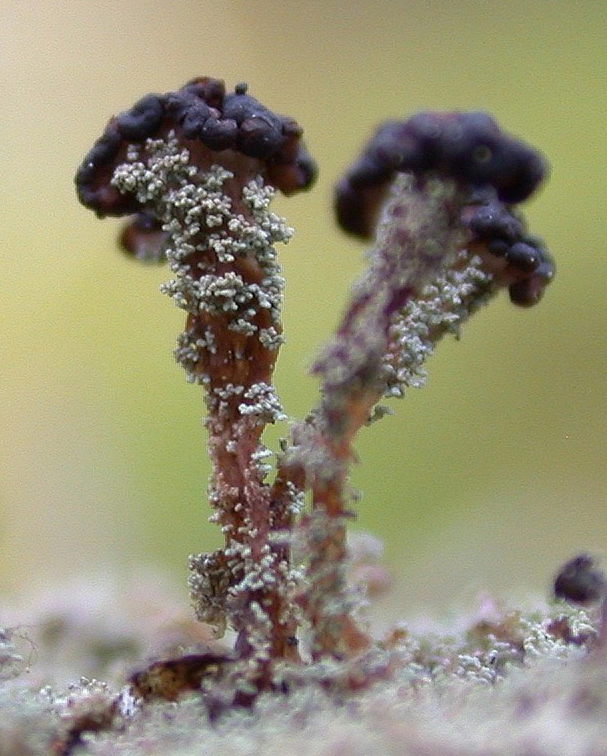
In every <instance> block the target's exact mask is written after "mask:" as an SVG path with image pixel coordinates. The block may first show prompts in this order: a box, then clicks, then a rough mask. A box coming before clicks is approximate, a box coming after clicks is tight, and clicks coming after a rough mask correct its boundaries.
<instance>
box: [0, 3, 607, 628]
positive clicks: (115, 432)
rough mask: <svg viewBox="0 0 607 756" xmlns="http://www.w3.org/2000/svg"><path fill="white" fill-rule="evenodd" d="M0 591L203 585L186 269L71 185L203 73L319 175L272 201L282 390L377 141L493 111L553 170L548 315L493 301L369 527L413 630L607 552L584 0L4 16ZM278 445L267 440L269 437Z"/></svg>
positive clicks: (591, 93) (340, 282)
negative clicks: (429, 112) (156, 263)
mask: <svg viewBox="0 0 607 756" xmlns="http://www.w3.org/2000/svg"><path fill="white" fill-rule="evenodd" d="M0 11H1V24H0V97H1V102H2V116H1V117H0V135H1V136H0V144H1V146H2V148H1V150H0V198H1V202H0V223H1V228H2V242H3V243H2V247H3V249H2V260H3V263H2V296H1V297H0V318H1V326H2V331H1V333H2V337H1V342H0V385H1V392H0V424H1V429H2V430H1V434H0V438H1V446H0V460H1V461H0V464H1V469H0V589H1V590H2V591H3V592H4V593H5V594H10V593H13V594H14V593H19V594H23V593H24V592H26V591H27V590H29V589H30V588H31V587H38V588H40V587H44V586H49V585H53V584H57V583H60V582H61V581H63V580H67V579H70V578H72V577H74V576H76V575H80V576H86V575H89V574H93V573H97V574H98V573H105V574H112V575H114V576H116V575H118V576H125V577H126V576H128V575H129V574H132V573H133V572H134V571H136V570H137V569H138V567H139V566H140V565H141V564H142V563H143V564H150V565H153V566H156V567H159V568H162V569H166V570H167V571H169V572H170V573H171V574H173V575H175V577H176V580H177V581H178V582H179V584H180V585H182V586H183V596H184V600H186V598H185V597H186V590H185V581H186V571H187V568H186V564H187V555H188V554H189V553H191V552H198V551H203V550H210V549H212V548H215V547H216V546H217V545H218V544H219V542H220V539H219V534H218V533H217V532H216V529H215V528H214V527H213V526H211V525H209V524H208V523H207V522H206V518H207V516H208V514H209V512H208V509H207V505H206V502H205V488H206V477H207V473H208V465H207V460H206V453H205V438H204V433H203V429H202V425H201V417H202V412H203V404H202V397H201V395H200V392H199V390H198V389H197V388H196V387H192V386H189V385H187V384H186V382H185V381H184V379H183V376H182V374H181V372H180V370H179V369H178V368H177V367H176V366H175V364H174V363H173V360H172V354H171V351H172V348H173V344H174V340H175V337H176V335H177V333H178V332H179V330H180V329H181V321H182V317H181V312H180V311H178V310H177V309H176V308H174V307H173V306H172V304H171V302H170V301H169V300H168V299H166V298H163V297H162V296H161V295H160V294H158V286H159V284H160V283H161V282H162V281H163V280H165V277H166V271H165V270H163V269H161V268H146V267H143V266H140V265H138V264H136V263H134V262H132V261H130V260H127V259H125V258H123V257H122V256H121V254H120V253H119V252H118V251H117V249H116V247H115V237H116V234H117V231H118V228H119V224H118V222H116V221H112V220H107V221H105V222H99V221H97V220H96V219H95V218H94V217H93V215H92V214H91V213H90V212H88V211H85V210H84V209H83V208H81V207H80V206H79V205H78V204H77V202H76V199H75V195H74V191H73V183H72V181H73V174H74V171H75V169H76V167H77V165H78V164H79V163H80V161H81V159H82V157H83V155H84V154H85V152H86V151H87V150H88V149H89V147H90V145H91V144H92V142H93V141H94V139H96V138H97V137H98V136H99V134H100V133H101V131H102V129H103V127H104V125H105V122H106V121H107V119H108V117H109V116H110V115H112V114H113V113H115V112H118V111H120V110H123V109H125V108H127V107H128V106H130V104H132V103H133V102H134V101H135V100H136V99H138V98H139V97H140V96H141V95H143V94H144V93H147V92H149V91H160V92H164V91H169V90H172V89H175V88H177V87H179V86H181V85H182V84H183V83H184V82H185V81H186V80H188V79H189V78H191V77H193V76H196V75H202V74H207V75H213V76H217V77H222V78H225V80H226V81H227V83H228V85H230V86H232V85H233V84H234V83H236V82H239V81H242V80H246V81H248V82H249V84H250V88H251V93H252V94H253V95H254V96H256V97H258V98H259V99H260V100H262V101H263V102H264V103H267V104H268V105H269V106H270V107H272V108H274V109H275V110H277V111H279V112H283V113H288V114H289V115H293V116H294V117H296V118H297V119H298V120H299V122H300V123H301V124H303V125H304V127H305V131H306V137H307V142H308V145H309V147H310V149H311V151H312V153H313V154H314V155H315V157H316V158H317V160H318V162H319V165H320V169H321V174H320V180H319V182H318V184H317V186H316V187H315V189H314V191H313V192H311V193H310V194H307V195H303V196H298V197H295V198H292V199H290V200H285V199H279V200H278V201H277V203H276V205H277V211H278V212H280V213H281V214H284V215H286V216H287V218H288V220H289V222H290V223H291V225H293V226H294V227H295V228H296V231H297V233H296V236H295V238H294V240H293V241H292V242H291V244H290V245H289V246H288V247H285V248H284V249H282V250H281V252H280V254H281V259H282V261H283V264H284V268H285V275H286V277H287V281H288V287H287V294H286V303H285V328H286V333H287V336H288V343H287V345H286V346H285V348H284V349H283V351H282V354H281V357H280V364H279V369H278V372H277V377H276V380H277V385H278V388H279V391H280V393H281V395H282V398H283V400H284V404H285V407H286V410H287V412H288V413H289V414H290V415H291V416H293V417H298V416H301V415H303V414H304V413H305V412H306V411H307V409H308V408H309V406H310V405H311V404H312V403H313V401H314V399H315V396H316V385H315V382H314V381H313V380H312V379H310V378H309V377H307V376H306V367H307V366H308V365H309V363H310V360H311V359H312V357H313V356H314V354H315V353H316V351H317V349H318V346H319V345H320V344H321V343H322V342H323V341H324V340H325V339H326V338H327V337H328V336H329V334H330V331H331V328H332V325H333V324H334V323H335V322H336V320H337V317H338V315H339V312H340V310H341V308H342V304H343V302H344V299H345V295H346V292H347V289H348V286H349V284H350V282H351V281H352V280H353V279H354V278H355V277H356V275H357V273H358V272H359V271H360V269H361V264H362V255H363V251H364V249H363V247H362V246H361V245H359V244H357V243H356V242H355V241H353V240H350V239H346V238H344V237H342V236H341V235H340V233H339V232H338V231H337V229H336V228H335V227H334V224H333V222H332V218H331V191H332V185H333V183H334V182H335V180H336V178H337V176H338V175H339V173H340V171H341V170H342V169H343V168H344V167H345V166H346V165H347V164H348V163H349V161H350V160H351V159H352V157H353V156H354V155H355V153H356V151H357V150H358V148H359V146H360V145H361V144H362V142H363V141H364V140H365V139H366V137H367V136H368V134H369V132H370V131H371V130H372V128H373V127H374V126H375V124H376V123H377V122H378V121H381V120H383V119H386V118H388V117H394V116H405V115H407V114H410V113H412V112H414V111H416V110H419V109H423V108H425V109H457V108H459V109H469V108H474V109H479V108H480V109H484V110H487V111H489V112H492V113H493V114H495V116H496V117H497V118H498V120H499V121H500V122H502V124H503V125H504V126H505V127H507V128H508V129H509V130H510V131H512V132H513V133H515V134H518V135H521V136H524V137H525V138H526V139H527V140H528V141H530V142H531V143H532V144H534V145H536V146H539V147H541V149H542V150H543V151H544V152H545V153H546V154H547V155H548V157H549V159H550V162H551V164H552V175H551V179H550V181H549V182H548V183H547V185H546V187H545V188H544V191H543V192H542V193H541V194H540V195H539V196H538V197H537V198H536V199H534V200H533V201H532V202H531V203H529V205H528V208H527V214H528V218H529V223H530V226H531V228H532V230H533V231H534V233H536V234H538V235H541V236H543V237H544V238H545V239H546V241H547V243H548V245H549V247H550V249H551V250H552V252H553V253H554V255H555V257H556V260H557V264H558V275H557V278H556V280H555V281H554V283H553V285H552V286H551V287H550V289H549V290H548V292H547V294H546V296H545V299H544V300H543V301H542V303H541V304H540V305H539V306H538V307H537V308H534V309H532V310H520V309H517V308H515V307H513V306H512V305H510V304H509V302H508V301H507V300H506V298H505V297H504V298H502V299H500V301H498V302H494V303H493V304H492V305H491V307H489V308H488V309H487V310H486V311H484V312H482V313H480V314H479V315H478V316H477V317H476V318H475V319H474V320H473V322H472V323H470V324H469V326H468V327H467V328H466V330H465V332H464V334H463V339H462V340H461V341H460V342H457V343H456V342H454V341H451V342H449V343H444V344H442V345H441V347H440V350H439V353H438V354H437V355H436V356H435V358H433V360H432V362H431V363H430V364H429V370H430V381H429V384H428V386H427V387H426V388H425V389H424V390H423V391H411V392H410V393H409V395H408V396H407V398H406V399H404V400H402V401H400V402H396V403H394V405H393V409H394V410H395V415H394V416H393V417H389V418H386V419H384V420H383V421H382V422H380V423H377V424H375V425H374V426H372V427H371V428H369V429H366V430H364V432H363V433H362V434H361V436H360V441H359V444H358V453H359V456H360V464H359V465H358V467H357V468H356V470H355V473H354V480H353V483H354V485H355V486H356V487H358V488H359V489H360V490H361V492H362V494H363V497H362V500H361V502H360V503H359V505H358V512H359V517H358V521H357V524H356V526H357V527H358V528H362V529H366V530H370V531H372V532H373V533H375V534H376V535H378V536H379V537H381V538H382V539H383V541H384V543H385V547H386V561H387V563H388V564H389V566H390V568H391V570H392V572H393V574H394V578H395V589H394V592H393V594H392V595H391V597H390V600H389V605H388V606H387V608H386V611H387V612H388V613H390V614H392V615H393V616H415V615H416V614H420V613H422V612H426V613H430V614H432V615H439V614H441V613H443V612H444V611H445V610H447V609H449V608H450V607H452V606H454V605H459V606H466V605H470V604H471V603H473V602H474V601H475V595H476V594H477V593H479V592H482V591H490V592H492V593H493V594H494V595H497V596H503V597H507V598H511V599H514V598H516V597H521V596H525V595H534V594H542V593H545V592H546V591H547V587H548V585H549V583H550V578H551V575H552V573H553V572H554V570H555V569H556V568H557V566H558V565H559V563H560V562H561V561H563V560H564V559H566V558H568V557H570V556H571V555H572V554H574V553H576V552H577V551H579V550H588V549H589V550H591V551H594V552H597V551H598V552H599V553H600V552H601V551H602V550H604V549H605V547H606V542H607V509H606V504H607V481H606V475H605V463H606V460H607V454H606V446H607V443H606V435H607V423H606V420H605V409H606V406H607V390H606V368H607V337H606V331H605V322H606V315H607V298H606V296H605V283H606V274H607V260H606V258H605V249H604V246H605V240H604V237H605V232H604V225H605V220H604V218H605V214H606V211H607V203H606V198H607V192H606V181H605V163H606V159H607V124H606V80H605V73H606V69H607V45H605V37H606V31H607V23H606V22H607V7H606V6H605V4H604V3H601V2H594V1H591V0H579V1H578V2H577V3H571V2H569V0H544V1H541V0H510V1H509V2H508V3H504V2H493V1H492V0H476V1H472V0H462V1H461V2H457V1H453V2H445V0H425V1H424V2H422V1H421V0H415V1H414V0H411V1H407V0H393V1H390V0H373V1H372V2H371V1H369V2H363V1H360V2H356V1H354V2H350V3H346V4H344V3H338V2H334V0H322V1H320V0H311V1H310V2H307V3H287V2H270V1H269V0H258V1H256V2H250V1H247V2H245V1H244V0H242V1H241V2H236V1H234V2H219V1H218V0H182V1H181V2H180V1H179V0H177V1H176V2H166V1H164V2H158V1H155V0H148V1H146V0H129V2H124V0H105V1H104V2H101V3H99V2H93V1H92V0H71V1H69V0H64V2H61V0H55V1H54V2H53V1H51V0H1V1H0ZM281 432H282V433H284V432H285V429H284V428H283V429H280V430H279V431H276V432H275V433H273V434H270V436H269V440H270V442H271V443H275V441H276V438H277V436H278V435H280V433H281Z"/></svg>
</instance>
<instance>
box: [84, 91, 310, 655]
mask: <svg viewBox="0 0 607 756" xmlns="http://www.w3.org/2000/svg"><path fill="white" fill-rule="evenodd" d="M301 133H302V130H301V128H300V127H299V126H298V124H297V123H296V122H295V121H293V120H292V119H290V118H286V117H284V116H279V115H276V114H275V113H273V112H271V111H270V110H268V109H267V108H265V107H264V106H263V105H261V104H260V103H259V102H258V101H257V100H255V99H254V98H252V97H251V96H250V95H248V94H247V88H246V86H245V85H238V86H237V87H236V88H235V90H234V91H233V92H226V90H225V86H224V84H223V82H222V81H220V80H217V79H211V78H200V79H196V80H194V81H191V82H190V83H189V84H186V85H185V86H184V87H183V88H182V89H180V90H179V91H177V92H172V93H169V94H166V95H148V96H146V97H144V98H142V99H141V100H140V101H139V102H138V103H136V104H135V105H134V106H133V107H132V108H131V109H130V110H128V111H126V112H124V113H121V114H120V115H118V116H116V117H115V118H112V119H111V120H110V121H109V123H108V124H107V126H106V129H105V132H104V133H103V135H102V136H101V138H100V139H99V140H98V141H97V142H96V143H95V145H94V146H93V148H92V149H91V151H90V152H89V153H88V155H87V156H86V157H85V159H84V161H83V163H82V165H81V167H80V169H79V170H78V173H77V176H76V186H77V190H78V195H79V198H80V200H81V202H82V203H83V204H84V205H86V206H87V207H89V208H91V209H93V210H95V211H96V213H97V214H98V215H99V216H102V217H103V216H105V215H133V218H132V219H131V220H130V221H129V223H128V225H127V227H126V229H125V231H124V232H123V235H122V243H123V246H124V247H125V248H126V249H127V251H130V252H131V253H133V254H134V255H135V256H136V257H139V258H142V259H144V260H158V259H160V258H161V257H162V256H165V257H166V259H167V261H168V263H169V268H170V270H171V272H172V274H173V278H172V280H171V281H169V282H168V283H166V284H165V285H164V286H163V291H164V293H166V294H168V295H169V296H170V297H171V298H172V299H173V301H174V302H175V304H176V305H177V306H178V307H180V308H182V309H183V310H185V312H186V314H187V316H186V327H185V330H184V332H183V333H182V334H181V335H180V337H179V339H178V344H177V348H176V350H175V356H176V359H177V362H178V363H179V364H180V365H181V366H182V367H183V368H184V369H185V371H186V375H187V378H188V380H189V381H191V382H195V383H199V384H202V385H203V386H204V389H205V399H206V407H207V417H206V427H207V431H208V437H209V441H208V452H209V457H210V460H211V465H212V475H211V482H210V486H209V500H210V503H211V505H212V507H213V508H214V515H213V519H214V520H215V521H217V522H218V523H219V525H220V527H221V529H222V531H223V534H224V537H225V546H224V548H222V549H219V550H218V551H216V552H213V553H212V554H201V555H199V556H196V557H192V559H191V578H190V586H191V593H192V597H193V601H194V604H195V608H196V611H197V614H198V616H199V617H200V619H202V620H205V621H207V622H210V623H212V624H214V625H215V626H216V627H217V628H218V630H219V631H222V630H223V629H224V628H225V626H226V624H230V625H231V626H232V627H233V628H234V629H235V630H236V631H237V632H238V634H239V641H238V647H239V650H240V652H241V654H242V655H243V656H245V657H246V656H255V657H256V658H257V659H267V658H269V657H270V656H272V657H277V656H278V657H280V656H292V655H293V654H294V653H296V652H294V650H293V643H292V642H291V641H290V639H291V638H292V636H293V634H294V632H295V630H294V626H293V623H294V621H293V618H292V616H291V615H290V612H289V602H288V596H287V594H288V592H289V590H290V584H291V582H292V579H293V578H292V574H291V570H290V565H289V559H288V549H287V547H285V545H284V544H278V545H274V544H273V541H272V537H271V533H272V532H273V531H274V530H275V529H276V528H279V529H281V530H282V529H283V528H284V525H285V523H290V520H291V514H289V513H286V512H283V511H277V509H276V507H273V506H272V501H271V498H270V488H269V486H268V485H267V484H266V483H265V482H264V478H265V476H266V473H267V470H268V467H267V464H266V461H265V457H266V455H267V453H268V452H267V450H266V449H265V447H264V446H263V444H262V443H261V441H260V437H261V434H262V432H263V429H264V427H265V426H266V424H268V423H274V422H276V421H277V420H280V419H283V417H284V415H283V412H282V408H281V405H280V401H279V399H278V397H277V395H276V393H275V391H274V388H273V385H272V372H273V369H274V364H275V361H276V357H277V353H278V348H279V346H280V345H281V343H282V326H281V320H280V310H281V304H282V290H283V285H284V282H283V279H282V276H281V271H280V267H279V265H278V262H277V259H276V252H275V249H274V244H275V243H277V242H287V241H288V240H289V239H290V237H291V234H292V230H291V229H290V228H289V227H288V226H287V225H286V224H285V222H284V221H283V219H282V218H279V217H278V216H276V215H275V214H274V213H272V212H271V211H270V209H269V205H270V201H271V199H272V196H273V194H274V192H275V190H276V189H278V190H279V191H281V192H283V193H285V194H293V193H295V192H297V191H300V190H302V189H307V188H308V187H309V186H310V185H311V184H312V182H313V181H314V177H315V171H316V169H315V165H314V163H313V161H312V159H311V158H310V157H309V155H308V153H307V152H306V150H305V148H304V147H303V145H302V142H301Z"/></svg>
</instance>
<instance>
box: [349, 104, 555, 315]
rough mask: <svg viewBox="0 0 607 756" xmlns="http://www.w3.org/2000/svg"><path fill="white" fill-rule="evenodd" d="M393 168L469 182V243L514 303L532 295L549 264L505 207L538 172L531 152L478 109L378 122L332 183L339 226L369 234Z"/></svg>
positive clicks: (538, 159) (540, 167)
mask: <svg viewBox="0 0 607 756" xmlns="http://www.w3.org/2000/svg"><path fill="white" fill-rule="evenodd" d="M397 173H413V174H415V175H418V176H421V175H425V174H431V173H434V174H437V175H441V176H448V177H450V178H452V179H454V180H456V181H458V182H461V183H462V184H463V185H466V186H468V187H470V190H471V199H470V204H469V205H468V206H467V208H466V211H465V214H464V216H463V218H462V220H463V221H464V224H465V225H466V226H467V227H468V228H469V230H470V231H471V234H472V238H471V243H472V244H473V245H475V246H477V247H479V248H480V247H481V246H482V247H483V249H484V251H487V252H488V253H489V254H490V255H491V256H493V258H494V260H493V261H492V266H491V267H492V268H493V271H492V272H494V273H495V274H496V275H498V277H499V279H500V282H501V283H504V284H505V285H507V286H508V288H509V293H510V298H511V300H512V301H513V302H514V303H515V304H518V305H523V306H527V305H532V304H535V303H536V302H537V301H538V300H539V298H540V297H541V294H542V293H543V290H544V288H545V286H546V285H547V283H548V282H549V281H550V280H551V278H552V277H553V275H554V265H553V262H552V259H551V258H550V256H549V254H548V253H547V251H546V250H545V249H544V248H543V246H542V244H541V242H539V240H537V239H535V238H533V237H530V236H528V235H526V233H525V229H524V225H523V223H522V222H521V220H520V219H518V218H517V217H516V216H515V215H513V213H512V209H511V206H512V205H514V204H517V203H519V202H522V201H523V200H525V199H527V198H528V197H529V196H530V195H531V194H532V193H533V192H534V191H535V189H536V188H537V186H538V185H539V184H540V182H541V181H542V179H543V178H544V175H545V173H546V165H545V162H544V160H543V158H542V156H541V155H540V154H539V153H537V152H536V151H535V150H534V149H532V148H531V147H529V146H527V145H526V144H524V143H523V142H521V141H519V140H517V139H514V138H512V137H510V136H509V135H507V134H505V133H504V132H503V131H502V130H501V129H500V128H499V126H498V125H497V123H496V122H495V121H494V120H493V119H492V118H491V117H490V116H488V115H486V114H485V113H479V112H470V113H459V112H455V113H420V114H418V115H415V116H413V117H411V118H409V119H408V120H407V121H404V122H394V121H390V122H388V123H385V124H383V125H382V126H380V127H379V128H378V129H377V131H376V132H375V134H374V135H373V137H372V138H371V139H370V141H369V142H368V143H367V145H366V147H365V148H364V150H363V152H362V155H361V156H360V157H359V158H358V160H356V162H355V163H354V164H353V165H352V166H351V167H350V168H349V169H348V171H347V172H346V174H345V176H344V177H343V178H342V179H341V181H340V182H339V183H338V184H337V187H336V191H335V210H336V214H337V219H338V221H339V223H340V225H341V227H342V228H343V229H344V230H345V231H347V232H348V233H351V234H353V235H355V236H359V237H361V238H365V239H368V238H370V237H371V236H372V235H373V230H374V228H375V224H376V222H377V216H378V214H379V212H380V209H381V206H382V204H383V202H384V200H385V198H386V193H387V191H388V188H389V186H390V185H391V183H392V181H393V180H394V178H395V175H396V174H397ZM475 251H478V250H476V249H475Z"/></svg>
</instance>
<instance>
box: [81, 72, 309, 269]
mask: <svg viewBox="0 0 607 756" xmlns="http://www.w3.org/2000/svg"><path fill="white" fill-rule="evenodd" d="M171 130H172V131H174V132H175V134H176V135H177V137H178V139H179V140H180V141H181V142H185V143H186V144H187V146H188V148H189V149H190V150H191V151H197V154H196V157H197V158H198V159H199V162H203V163H205V164H209V165H210V164H211V163H212V162H213V160H214V159H215V161H216V162H222V161H221V160H220V159H217V155H216V153H224V155H225V154H227V153H228V151H230V152H232V153H236V154H240V155H241V156H243V159H246V158H250V159H253V160H256V161H259V163H260V165H262V167H263V173H264V178H265V180H266V181H267V183H269V184H270V185H272V186H274V187H275V188H277V189H279V190H280V191H281V192H282V193H283V194H287V195H289V194H293V193H295V192H297V191H300V190H303V189H308V188H309V187H310V186H311V185H312V184H313V183H314V180H315V178H316V166H315V163H314V161H313V160H312V158H311V157H310V155H309V154H308V152H307V151H306V149H305V147H304V146H303V144H302V142H301V134H302V129H301V127H300V126H299V124H298V123H297V122H296V121H294V120H293V119H292V118H288V117H286V116H281V115H277V114H276V113H273V112H272V111H270V110H268V108H266V107H265V106H263V105H262V104H261V103H260V102H258V101H257V100H256V99H255V98H254V97H251V96H250V95H248V94H247V86H246V84H238V85H236V87H235V88H234V91H233V92H226V89H225V84H224V82H223V81H222V80H220V79H213V78H210V77H200V78H197V79H193V80H192V81H190V82H188V83H187V84H186V85H185V86H184V87H182V88H181V89H179V90H177V91H176V92H169V93H168V94H164V95H158V94H148V95H146V96H145V97H143V98H142V99H140V100H139V101H138V102H136V103H135V105H133V107H132V108H130V110H127V111H125V112H123V113H120V114H119V115H117V116H115V117H114V118H111V119H110V121H109V122H108V124H107V126H106V128H105V131H104V133H103V135H102V136H101V137H100V138H99V139H98V140H97V142H95V144H94V145H93V147H92V149H91V150H90V151H89V153H88V154H87V155H86V157H85V158H84V160H83V162H82V165H81V166H80V168H79V169H78V172H77V174H76V187H77V191H78V197H79V199H80V201H81V202H82V204H83V205H86V207H89V208H91V209H92V210H94V211H95V212H96V213H97V215H99V216H100V217H103V216H106V215H129V214H137V215H136V216H135V218H134V220H133V221H132V223H131V224H130V225H129V226H128V227H127V229H126V230H125V232H124V234H123V237H122V242H123V245H124V246H125V247H126V249H127V250H129V251H132V252H134V253H137V252H138V250H140V249H141V248H142V247H143V249H144V250H145V247H146V244H149V245H150V246H151V247H152V249H154V248H155V246H156V242H157V241H158V237H159V235H161V234H162V231H161V227H160V224H159V223H158V221H157V219H155V218H154V217H153V216H152V215H150V214H149V213H146V212H145V211H144V208H143V203H141V202H140V201H139V200H138V198H137V196H136V195H135V194H130V193H125V192H121V191H119V189H118V188H116V187H115V186H113V185H112V183H111V179H112V175H113V172H114V169H115V168H116V166H118V165H120V164H121V163H124V162H125V160H126V159H127V150H128V147H129V145H132V144H143V143H145V141H146V140H147V139H155V138H158V137H162V136H164V135H166V134H167V133H168V132H169V131H171ZM205 148H206V149H205ZM141 256H142V257H144V258H147V257H148V256H147V255H146V254H145V252H143V253H141ZM149 257H151V258H153V259H155V256H154V253H153V252H152V253H150V255H149Z"/></svg>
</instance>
